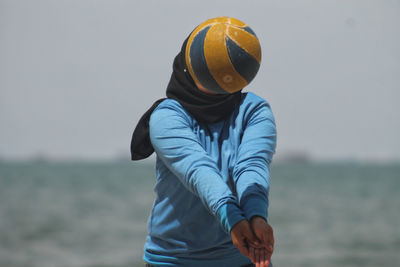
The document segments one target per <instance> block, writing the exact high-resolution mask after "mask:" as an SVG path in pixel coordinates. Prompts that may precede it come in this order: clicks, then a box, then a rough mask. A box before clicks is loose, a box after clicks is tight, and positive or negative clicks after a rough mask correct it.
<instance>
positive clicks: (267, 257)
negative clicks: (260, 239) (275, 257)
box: [264, 250, 272, 267]
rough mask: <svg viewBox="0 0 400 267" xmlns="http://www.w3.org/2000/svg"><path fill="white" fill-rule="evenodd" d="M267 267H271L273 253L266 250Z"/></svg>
mask: <svg viewBox="0 0 400 267" xmlns="http://www.w3.org/2000/svg"><path fill="white" fill-rule="evenodd" d="M264 255H265V266H266V267H269V265H270V263H271V256H272V253H269V252H268V251H267V250H265V254H264Z"/></svg>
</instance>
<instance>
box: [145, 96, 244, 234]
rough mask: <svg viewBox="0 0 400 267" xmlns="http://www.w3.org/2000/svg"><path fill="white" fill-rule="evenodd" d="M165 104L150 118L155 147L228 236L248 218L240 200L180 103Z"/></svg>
mask: <svg viewBox="0 0 400 267" xmlns="http://www.w3.org/2000/svg"><path fill="white" fill-rule="evenodd" d="M166 101H168V100H166ZM171 101H172V100H171ZM165 103H166V102H165V101H164V102H163V103H161V104H160V106H158V107H157V109H156V110H155V111H154V112H153V114H152V115H151V119H150V139H151V142H152V145H153V147H154V149H155V151H156V152H157V155H158V157H159V158H160V159H161V160H162V161H163V162H164V164H165V165H166V166H167V167H168V168H169V169H170V170H171V172H173V173H174V174H175V175H176V177H177V178H178V179H179V180H180V181H181V182H182V184H183V185H184V186H185V187H186V188H187V189H188V190H190V191H191V192H192V193H193V194H195V195H196V196H198V197H199V198H200V200H201V201H202V203H203V204H204V206H205V207H206V208H207V209H208V210H209V211H210V212H211V213H212V214H214V215H215V216H216V217H217V218H218V219H219V221H220V223H221V225H222V226H223V228H224V229H225V231H226V232H227V233H229V232H230V231H231V229H232V227H233V226H234V225H236V224H237V223H238V222H239V221H241V220H245V219H246V218H245V216H244V214H243V212H242V211H241V209H240V208H239V204H238V201H237V198H236V196H235V195H234V194H233V193H232V192H231V190H230V189H229V187H228V185H227V184H226V183H225V182H224V181H223V179H222V177H221V175H220V173H219V169H218V167H217V165H216V163H215V162H214V161H213V159H212V158H211V157H210V156H209V155H208V153H207V152H206V151H205V150H204V148H203V147H202V146H201V144H200V141H199V140H198V137H197V136H196V135H195V134H194V133H193V129H192V125H191V118H190V117H189V115H188V114H187V113H186V111H185V110H183V108H181V107H180V106H179V105H178V104H175V103H169V104H168V105H165Z"/></svg>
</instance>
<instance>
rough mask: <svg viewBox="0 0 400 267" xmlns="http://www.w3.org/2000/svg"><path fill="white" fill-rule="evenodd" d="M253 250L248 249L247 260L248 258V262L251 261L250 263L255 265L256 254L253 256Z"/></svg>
mask: <svg viewBox="0 0 400 267" xmlns="http://www.w3.org/2000/svg"><path fill="white" fill-rule="evenodd" d="M255 250H256V249H255V248H253V247H250V248H249V258H250V260H251V262H252V263H253V264H256V254H255Z"/></svg>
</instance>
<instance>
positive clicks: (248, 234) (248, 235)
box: [243, 225, 261, 247]
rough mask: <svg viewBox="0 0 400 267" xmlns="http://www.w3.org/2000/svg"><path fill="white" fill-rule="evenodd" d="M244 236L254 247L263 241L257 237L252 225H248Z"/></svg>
mask: <svg viewBox="0 0 400 267" xmlns="http://www.w3.org/2000/svg"><path fill="white" fill-rule="evenodd" d="M243 236H244V238H245V239H246V241H247V243H248V244H249V245H251V246H253V247H260V246H261V243H260V241H259V240H258V238H257V237H256V235H255V234H254V233H253V231H252V230H251V228H250V226H249V225H247V227H246V231H243Z"/></svg>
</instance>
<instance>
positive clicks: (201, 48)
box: [185, 17, 261, 94]
mask: <svg viewBox="0 0 400 267" xmlns="http://www.w3.org/2000/svg"><path fill="white" fill-rule="evenodd" d="M185 59H186V65H187V68H188V71H189V73H190V75H191V76H192V78H193V80H194V81H195V82H197V83H198V84H200V85H202V86H203V87H204V88H206V89H208V90H209V91H211V92H213V93H217V94H230V93H235V92H238V91H240V90H242V89H243V88H244V87H245V86H246V85H248V84H249V83H250V82H251V81H252V80H253V79H254V77H255V76H256V74H257V72H258V69H259V68H260V63H261V46H260V42H259V40H258V38H257V36H256V34H255V33H254V32H253V30H252V29H251V28H250V27H249V26H247V25H246V24H245V23H244V22H242V21H240V20H238V19H235V18H232V17H217V18H212V19H209V20H206V21H205V22H203V23H201V24H200V25H199V26H197V27H196V28H195V29H194V30H193V32H192V33H191V34H190V36H189V38H188V41H187V44H186V51H185Z"/></svg>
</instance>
